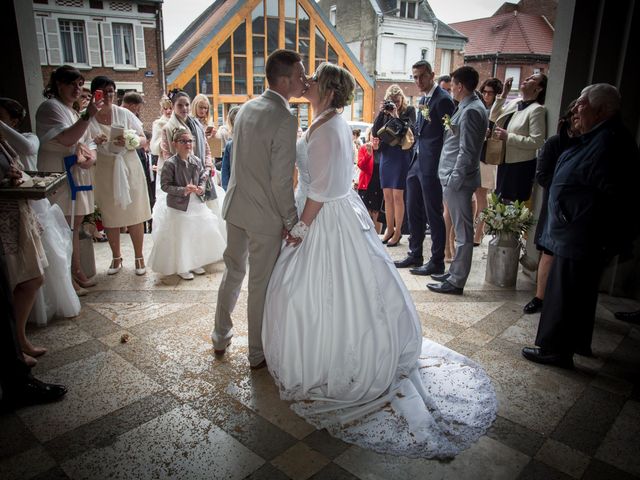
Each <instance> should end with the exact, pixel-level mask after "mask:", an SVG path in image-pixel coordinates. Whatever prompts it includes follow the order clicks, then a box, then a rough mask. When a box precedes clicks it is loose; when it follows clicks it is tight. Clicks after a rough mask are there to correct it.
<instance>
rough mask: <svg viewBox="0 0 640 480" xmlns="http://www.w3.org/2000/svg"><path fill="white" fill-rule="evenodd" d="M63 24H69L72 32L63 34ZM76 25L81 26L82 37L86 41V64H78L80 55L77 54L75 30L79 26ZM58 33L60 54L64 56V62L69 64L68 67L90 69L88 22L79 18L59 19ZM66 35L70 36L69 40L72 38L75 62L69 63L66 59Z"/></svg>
mask: <svg viewBox="0 0 640 480" xmlns="http://www.w3.org/2000/svg"><path fill="white" fill-rule="evenodd" d="M63 22H67V23H68V24H69V28H70V31H69V32H63V31H62V27H63V25H62V23H63ZM75 24H80V25H81V26H82V36H83V39H84V54H85V57H86V58H85V61H84V62H78V61H77V60H78V54H77V52H76V42H75V38H74V37H75V33H76V32H74V29H75V28H76V27H77V25H75ZM58 33H59V35H60V53H61V56H62V61H63V62H64V63H65V64H67V65H73V66H81V67H87V68H88V67H90V65H89V43H88V42H87V25H86V22H85V21H84V20H80V19H77V18H58ZM64 34H68V35H69V38H70V43H71V51H72V54H73V62H69V61H68V60H67V59H65V58H64V53H65V52H64V48H62V37H63V35H64Z"/></svg>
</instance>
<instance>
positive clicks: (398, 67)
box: [392, 43, 407, 73]
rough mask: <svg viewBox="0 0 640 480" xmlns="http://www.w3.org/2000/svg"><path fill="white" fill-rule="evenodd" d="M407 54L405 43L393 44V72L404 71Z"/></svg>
mask: <svg viewBox="0 0 640 480" xmlns="http://www.w3.org/2000/svg"><path fill="white" fill-rule="evenodd" d="M406 56H407V44H406V43H394V44H393V70H392V71H393V72H394V73H405V71H406V68H405V58H406Z"/></svg>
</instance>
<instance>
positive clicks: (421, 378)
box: [262, 115, 497, 458]
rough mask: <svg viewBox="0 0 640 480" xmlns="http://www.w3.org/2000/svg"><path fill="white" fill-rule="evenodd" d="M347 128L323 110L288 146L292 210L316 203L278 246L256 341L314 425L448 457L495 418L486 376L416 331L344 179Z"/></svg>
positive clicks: (348, 161) (286, 394)
mask: <svg viewBox="0 0 640 480" xmlns="http://www.w3.org/2000/svg"><path fill="white" fill-rule="evenodd" d="M352 153H353V147H352V140H351V130H350V128H349V126H348V125H347V123H346V122H345V121H344V120H343V119H342V118H341V117H340V116H337V115H336V116H334V117H333V118H331V119H329V120H328V121H327V122H326V123H324V124H322V125H320V126H319V127H318V128H317V130H315V131H314V132H313V133H312V134H311V137H310V139H307V138H305V137H303V138H302V139H300V140H299V141H298V145H297V165H298V169H299V184H298V190H297V192H296V202H297V206H298V212H299V213H301V212H302V209H303V207H304V204H305V201H306V199H307V197H308V198H311V199H314V200H317V201H320V202H324V205H323V206H322V209H321V210H320V212H319V213H318V215H317V217H316V218H315V220H314V221H313V222H312V224H311V226H310V228H309V232H308V234H307V236H306V237H305V239H304V240H303V241H302V243H301V244H300V245H299V246H298V247H296V248H294V247H287V246H284V245H283V247H282V252H281V254H280V257H279V258H278V261H277V263H276V266H275V268H274V271H273V274H272V276H271V280H270V283H269V289H268V291H267V298H266V304H265V313H264V322H263V329H262V341H263V345H264V351H265V357H266V361H267V365H268V368H269V371H270V373H271V375H272V376H273V378H274V379H275V381H276V383H277V385H278V387H279V388H280V394H281V397H282V398H283V399H285V400H293V401H295V403H294V404H293V405H292V408H293V410H294V411H295V412H296V413H297V414H299V415H300V416H302V417H303V418H305V419H306V420H307V421H308V422H310V423H311V424H313V425H314V426H316V427H317V428H326V429H327V430H328V431H329V433H331V434H332V435H334V436H336V437H338V438H341V439H343V440H345V441H347V442H351V443H354V444H356V445H359V446H361V447H364V448H369V449H372V450H374V451H377V452H380V453H391V454H395V455H406V456H410V457H429V458H433V457H437V458H449V457H452V456H454V455H456V454H457V453H458V452H460V451H461V450H463V449H465V448H467V447H468V446H469V445H471V444H472V443H473V442H475V441H476V440H477V439H478V438H479V437H480V436H481V435H483V434H484V432H485V431H486V430H487V428H489V426H490V425H491V423H492V422H493V420H494V419H495V415H496V410H497V401H496V397H495V392H494V389H493V386H492V384H491V380H490V378H489V377H488V376H487V374H486V373H485V372H484V371H483V370H482V368H481V367H480V366H478V365H477V364H476V363H474V362H473V361H471V360H469V359H467V358H465V357H464V356H462V355H459V354H458V353H456V352H454V351H452V350H449V349H448V348H446V347H443V346H441V345H438V344H436V343H434V342H431V341H429V340H427V339H423V338H422V330H421V325H420V320H419V318H418V314H417V312H416V309H415V306H414V304H413V301H412V300H411V297H410V295H409V292H408V291H407V289H406V287H405V285H404V283H403V281H402V279H401V278H400V276H399V275H398V272H397V271H396V267H395V266H394V264H393V262H392V261H391V259H390V257H389V255H388V254H387V253H386V251H385V249H384V246H383V245H382V243H381V241H380V239H379V238H378V236H377V234H376V232H375V230H374V226H373V223H372V222H371V220H370V218H369V215H368V213H367V210H366V208H365V206H364V205H363V203H362V201H361V200H360V198H359V197H358V195H357V194H356V192H355V191H354V190H352V187H351V174H352V168H353V161H352Z"/></svg>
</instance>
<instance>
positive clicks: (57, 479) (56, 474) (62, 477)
mask: <svg viewBox="0 0 640 480" xmlns="http://www.w3.org/2000/svg"><path fill="white" fill-rule="evenodd" d="M30 480H69V477H68V476H67V474H66V473H64V470H62V468H60V467H59V466H55V467H53V468H52V469H50V470H47V471H46V472H42V473H41V474H39V475H36V476H35V477H32V478H31V479H30Z"/></svg>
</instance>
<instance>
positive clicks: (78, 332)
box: [28, 319, 92, 353]
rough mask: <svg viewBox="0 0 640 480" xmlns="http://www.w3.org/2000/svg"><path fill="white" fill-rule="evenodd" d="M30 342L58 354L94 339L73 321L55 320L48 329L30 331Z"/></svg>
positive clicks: (41, 328)
mask: <svg viewBox="0 0 640 480" xmlns="http://www.w3.org/2000/svg"><path fill="white" fill-rule="evenodd" d="M28 335H29V340H31V342H32V343H33V344H34V345H42V346H44V347H47V349H48V350H49V353H54V352H58V351H60V350H64V349H66V348H69V347H73V346H75V345H79V344H81V343H84V342H86V341H88V340H91V339H92V337H91V336H90V335H89V334H87V333H86V332H85V331H84V330H82V329H80V328H78V326H77V325H76V323H75V322H74V321H72V320H67V319H61V320H54V321H53V322H51V323H50V324H49V325H47V326H46V327H40V328H34V329H30V331H29V333H28Z"/></svg>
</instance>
